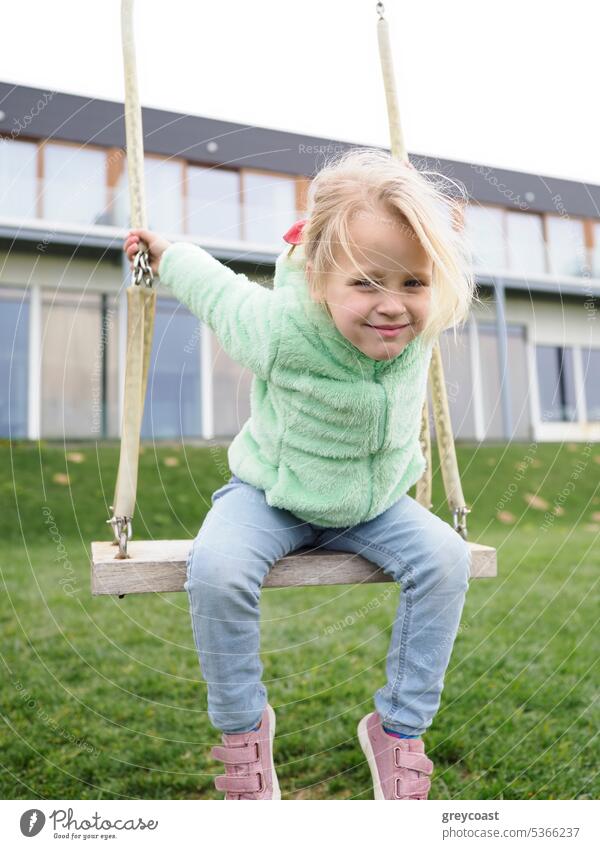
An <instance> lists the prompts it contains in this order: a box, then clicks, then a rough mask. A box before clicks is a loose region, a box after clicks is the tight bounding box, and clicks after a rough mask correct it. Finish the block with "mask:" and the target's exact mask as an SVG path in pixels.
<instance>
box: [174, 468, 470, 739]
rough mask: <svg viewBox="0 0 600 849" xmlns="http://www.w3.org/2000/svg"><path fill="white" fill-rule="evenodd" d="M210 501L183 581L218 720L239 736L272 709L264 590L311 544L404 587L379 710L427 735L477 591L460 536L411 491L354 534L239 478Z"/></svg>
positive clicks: (399, 725)
mask: <svg viewBox="0 0 600 849" xmlns="http://www.w3.org/2000/svg"><path fill="white" fill-rule="evenodd" d="M211 501H212V507H211V509H210V510H209V512H208V513H207V515H206V518H205V519H204V522H203V524H202V527H201V528H200V531H199V533H198V535H197V537H196V539H195V540H194V543H193V545H192V548H191V550H190V554H189V557H188V561H187V579H186V582H185V590H186V592H187V594H188V597H189V604H190V614H191V618H192V629H193V633H194V641H195V644H196V649H197V651H198V656H199V662H200V668H201V671H202V675H203V677H204V680H205V681H206V683H207V689H208V716H209V719H210V721H211V723H212V724H213V725H214V726H215V727H216V728H218V729H220V730H221V731H223V732H227V733H236V732H240V731H248V730H250V729H251V728H253V727H254V726H255V725H256V724H257V723H258V722H259V721H260V718H261V715H262V712H263V709H264V707H265V706H266V704H267V691H266V688H265V687H264V685H263V684H262V682H261V676H262V671H263V666H262V663H261V660H260V656H259V643H260V613H259V601H260V594H261V588H262V584H263V581H264V579H265V577H266V575H267V574H268V572H269V569H270V568H271V566H272V565H273V564H274V563H276V562H277V561H278V560H280V559H281V558H282V557H284V556H285V555H287V554H289V553H291V552H292V551H294V550H296V549H298V548H301V547H303V546H311V547H312V546H314V547H315V548H320V549H331V550H335V551H347V552H348V553H350V554H360V555H362V556H363V557H365V558H366V559H367V560H370V561H371V562H373V563H375V564H376V565H377V566H379V567H381V569H383V571H384V572H386V573H387V574H388V575H391V576H392V577H393V579H394V581H397V582H398V583H399V584H400V585H401V588H402V591H401V592H400V596H399V603H398V608H397V613H396V617H395V620H394V623H393V628H392V635H391V641H390V646H389V651H388V654H387V660H386V677H387V681H386V683H385V684H384V686H383V687H381V688H380V689H379V690H377V692H376V693H375V695H374V700H373V701H374V705H375V710H376V711H377V712H378V714H379V715H380V717H381V719H382V721H383V723H384V724H385V725H386V726H388V727H389V728H391V729H393V730H395V731H399V732H400V733H402V734H414V735H421V734H423V733H424V732H425V731H426V729H427V728H428V727H429V726H430V725H431V722H432V720H433V717H434V716H435V714H436V712H437V710H438V708H439V705H440V699H441V693H442V689H443V686H444V674H445V672H446V668H447V666H448V663H449V661H450V655H451V653H452V648H453V645H454V640H455V638H456V634H457V631H458V626H459V623H460V618H461V614H462V610H463V606H464V601H465V594H466V592H467V590H468V588H469V574H470V551H469V547H468V545H467V543H466V542H465V541H464V540H463V539H462V537H460V536H459V534H458V533H457V532H456V531H455V530H454V529H453V528H452V527H451V526H450V525H449V524H447V523H446V522H444V521H443V520H442V519H440V518H439V517H438V516H436V515H435V514H434V513H431V512H430V511H429V510H427V509H426V508H425V507H422V506H421V505H420V504H419V503H418V502H417V501H416V500H415V499H413V498H412V497H411V496H409V495H408V494H406V495H404V496H403V497H402V498H400V500H399V501H397V502H396V503H395V504H393V505H392V506H391V507H390V508H389V509H388V510H386V511H385V512H383V513H381V514H380V515H379V516H376V517H375V518H374V519H371V520H370V521H369V522H363V523H362V524H359V525H355V526H353V527H348V528H325V527H320V526H317V525H312V524H310V523H308V522H303V521H302V520H300V519H299V518H298V517H297V516H295V515H293V514H292V513H290V512H288V511H287V510H281V509H279V508H277V507H271V506H269V505H268V504H267V502H266V499H265V493H264V492H263V490H260V489H257V488H256V487H253V486H251V485H250V484H248V483H245V482H244V481H241V480H240V479H239V478H238V477H236V476H235V475H233V476H232V477H231V479H230V480H229V481H228V482H227V483H226V484H225V485H224V486H222V487H221V488H220V489H218V490H216V492H214V493H213V495H212V499H211Z"/></svg>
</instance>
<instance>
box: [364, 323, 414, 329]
mask: <svg viewBox="0 0 600 849" xmlns="http://www.w3.org/2000/svg"><path fill="white" fill-rule="evenodd" d="M367 327H372V328H373V330H401V329H402V328H403V327H408V324H368V325H367Z"/></svg>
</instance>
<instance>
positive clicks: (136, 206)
mask: <svg viewBox="0 0 600 849" xmlns="http://www.w3.org/2000/svg"><path fill="white" fill-rule="evenodd" d="M121 36H122V43H123V67H124V72H125V135H126V143H127V169H128V175H129V204H130V221H131V226H132V228H146V227H147V224H146V204H145V194H144V146H143V134H142V110H141V106H140V99H139V94H138V85H137V70H136V61H135V42H134V32H133V0H122V2H121ZM152 281H153V274H152V269H151V268H150V266H149V264H148V251H147V246H146V245H144V244H143V243H142V242H140V250H139V251H138V253H137V254H136V256H135V259H134V270H133V276H132V285H131V286H129V287H128V288H127V355H126V360H125V363H126V365H125V386H124V393H123V417H122V420H121V451H120V456H119V469H118V472H117V482H116V486H115V497H114V501H113V505H112V507H111V509H112V511H113V517H112V519H108V522H109V524H111V525H112V526H113V530H114V534H115V540H114V544H115V545H118V546H119V551H118V553H117V554H116V555H115V556H116V557H117V558H126V557H129V555H128V553H127V541H128V540H129V539H131V536H132V526H131V522H132V519H133V514H134V510H135V502H136V493H137V479H138V463H139V451H140V431H141V426H142V416H143V412H144V398H145V396H146V385H147V382H148V370H149V365H150V353H151V349H152V335H153V330H154V315H155V311H156V292H155V290H154V289H153V288H152ZM142 283H143V285H142Z"/></svg>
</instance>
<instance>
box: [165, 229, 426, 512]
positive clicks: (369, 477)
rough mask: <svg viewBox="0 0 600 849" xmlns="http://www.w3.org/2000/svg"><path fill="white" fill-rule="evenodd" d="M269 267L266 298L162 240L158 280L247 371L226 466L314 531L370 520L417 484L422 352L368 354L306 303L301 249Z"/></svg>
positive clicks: (200, 254)
mask: <svg viewBox="0 0 600 849" xmlns="http://www.w3.org/2000/svg"><path fill="white" fill-rule="evenodd" d="M288 251H289V247H287V248H286V249H285V251H283V252H282V253H281V254H280V255H279V257H278V258H277V260H276V265H275V278H274V286H273V289H270V288H267V287H264V286H261V285H260V284H258V283H255V282H253V281H251V280H249V279H248V278H247V277H246V276H245V275H244V274H236V273H235V272H234V271H233V270H232V269H230V268H228V267H227V266H226V265H224V264H223V263H221V262H219V261H218V260H216V259H215V258H214V257H213V256H212V255H211V254H209V253H208V252H207V251H205V250H204V249H203V248H200V247H199V246H198V245H194V244H192V243H190V242H174V243H172V244H171V245H170V246H169V247H168V248H167V250H166V251H165V252H164V254H163V255H162V257H161V260H160V264H159V269H158V273H159V277H160V281H161V283H163V284H164V285H165V286H167V287H168V288H169V289H170V290H171V291H172V292H173V294H174V295H175V297H176V298H178V299H179V300H180V301H181V302H182V303H183V304H185V305H186V306H187V308H188V309H189V310H190V311H191V312H192V313H193V314H194V315H196V316H197V317H198V318H199V319H201V320H202V321H203V322H205V323H206V324H207V325H208V326H209V327H210V328H211V329H212V330H213V331H214V332H215V334H216V335H217V337H218V339H219V341H220V343H221V345H222V347H223V348H224V350H225V351H226V352H227V353H228V354H229V356H230V357H231V358H232V359H233V360H235V361H236V362H238V363H240V364H241V365H242V366H245V367H246V368H248V369H250V370H251V371H252V372H253V374H254V377H253V380H252V385H251V392H250V410H251V415H250V418H249V419H248V420H247V421H246V422H245V423H244V425H243V426H242V429H241V430H240V432H239V433H238V434H237V435H236V436H235V438H234V439H233V441H232V442H231V444H230V446H229V449H228V454H227V457H228V461H229V467H230V469H231V471H232V472H233V474H235V475H237V476H238V477H239V478H241V480H243V481H246V482H247V483H249V484H252V485H253V486H255V487H258V488H259V489H261V490H264V492H265V498H266V501H267V503H268V504H269V505H271V506H273V507H279V508H282V509H285V510H289V511H291V512H292V513H293V514H294V515H296V516H297V517H298V518H299V519H301V520H302V521H304V522H309V523H311V524H314V525H317V526H320V527H340V528H341V527H350V526H353V525H357V524H359V523H360V522H365V521H368V520H369V519H373V518H375V516H378V515H379V514H380V513H382V512H383V511H384V510H387V509H388V508H389V507H391V506H392V504H394V503H395V502H396V501H397V500H398V499H399V498H401V497H402V496H403V495H404V494H405V493H406V492H407V491H408V490H409V489H410V487H411V486H412V485H413V484H415V483H416V481H417V480H419V478H420V477H421V475H422V473H423V471H424V469H425V458H424V457H423V453H422V451H421V446H420V442H419V431H420V427H421V410H422V407H423V403H424V400H425V393H426V391H427V374H428V369H429V362H430V359H431V352H432V347H433V346H432V345H425V344H424V342H423V339H422V337H421V336H417V337H416V338H415V339H413V340H411V341H410V342H409V343H408V345H406V347H405V348H404V350H403V351H402V352H401V353H400V354H399V355H398V356H397V357H395V358H394V359H392V360H374V359H372V358H371V357H368V356H367V355H366V354H364V353H363V352H362V351H360V349H358V348H357V347H356V346H355V345H353V344H352V343H351V342H350V341H349V340H348V339H346V338H345V337H344V336H343V335H342V334H341V333H340V332H339V330H338V329H337V327H336V326H335V324H334V323H333V321H332V320H331V318H330V317H329V315H328V314H327V312H326V311H325V309H324V308H323V307H322V306H321V305H320V304H317V303H315V302H314V301H313V300H312V299H311V298H310V296H309V289H308V282H307V279H306V276H305V273H304V254H303V250H302V246H301V245H300V246H297V247H296V248H295V249H294V252H293V254H292V256H291V257H288V255H287V254H288Z"/></svg>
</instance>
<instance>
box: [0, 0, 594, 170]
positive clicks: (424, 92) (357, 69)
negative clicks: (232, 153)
mask: <svg viewBox="0 0 600 849" xmlns="http://www.w3.org/2000/svg"><path fill="white" fill-rule="evenodd" d="M384 5H385V11H386V17H387V18H388V20H389V23H390V27H391V31H392V48H393V51H394V62H395V72H396V79H397V83H398V89H399V95H400V108H401V115H402V122H403V127H404V134H405V138H406V142H407V146H408V149H409V151H410V152H411V153H417V154H419V153H421V154H429V155H434V156H441V157H445V158H450V159H458V160H463V161H470V162H476V163H485V164H487V165H492V166H499V167H507V168H512V169H516V170H523V171H529V172H532V173H534V174H541V175H547V176H556V177H567V178H572V179H576V180H583V181H586V182H590V183H597V184H600V104H599V96H598V92H599V88H600V63H599V62H598V58H599V52H600V49H599V48H600V42H599V40H598V32H599V23H600V10H598V5H597V3H595V2H590V0H569V2H568V3H565V2H564V0H562V2H556V0H543V2H542V0H503V2H492V0H487V2H484V0H479V2H475V0H431V2H429V3H423V2H418V0H413V2H411V3H409V2H400V0H387V2H386V3H385V4H384ZM594 9H596V11H595V12H594ZM135 19H136V39H137V48H138V74H139V85H140V95H141V99H142V103H143V105H144V106H153V107H158V108H163V109H170V110H173V111H176V112H185V113H189V114H197V115H205V116H207V117H212V118H222V119H225V120H230V121H236V122H240V123H244V124H255V125H259V126H265V127H272V128H275V129H283V130H291V131H294V132H300V133H307V134H314V135H319V136H326V137H332V138H336V139H340V140H346V141H351V142H355V143H359V144H377V145H387V144H388V143H389V136H388V130H387V116H386V110H385V100H384V95H383V86H382V82H381V74H380V67H379V58H378V53H377V36H376V21H377V15H376V12H375V2H373V0H368V1H367V0H303V1H302V0H278V1H277V2H276V0H253V2H249V1H248V0H246V2H243V0H225V2H223V0H219V2H216V0H215V2H207V0H203V1H202V2H197V0H195V2H194V0H168V2H165V0H163V1H162V2H159V0H137V2H136V7H135ZM2 35H3V39H2V45H1V49H0V80H2V81H5V82H9V83H20V84H24V85H31V86H36V87H40V88H44V89H54V90H59V91H66V92H70V93H73V94H81V95H86V96H89V97H98V98H105V99H110V100H120V101H122V100H123V67H122V56H121V45H120V2H119V0H102V1H101V2H100V0H52V2H47V0H19V2H16V0H11V2H9V3H8V4H7V5H6V8H4V11H3V26H2Z"/></svg>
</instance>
